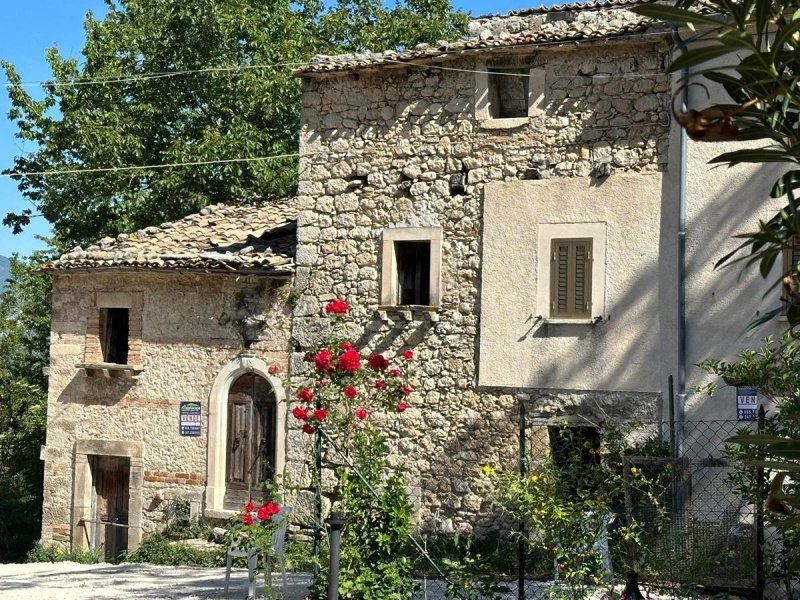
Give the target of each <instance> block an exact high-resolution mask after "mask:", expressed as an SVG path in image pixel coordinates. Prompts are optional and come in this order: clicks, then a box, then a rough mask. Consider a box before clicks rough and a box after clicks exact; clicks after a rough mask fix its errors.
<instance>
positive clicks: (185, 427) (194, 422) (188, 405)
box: [180, 402, 200, 437]
mask: <svg viewBox="0 0 800 600" xmlns="http://www.w3.org/2000/svg"><path fill="white" fill-rule="evenodd" d="M180 430H181V435H185V436H189V437H198V436H199V435H200V403H199V402H181V410H180Z"/></svg>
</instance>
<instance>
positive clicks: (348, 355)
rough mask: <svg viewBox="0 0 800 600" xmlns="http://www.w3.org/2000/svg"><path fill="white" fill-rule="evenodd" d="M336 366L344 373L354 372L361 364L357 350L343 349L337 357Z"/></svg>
mask: <svg viewBox="0 0 800 600" xmlns="http://www.w3.org/2000/svg"><path fill="white" fill-rule="evenodd" d="M336 366H337V367H339V369H340V370H342V371H344V372H345V373H355V372H356V371H357V370H358V367H360V366H361V359H360V358H359V356H358V350H354V349H352V348H351V349H350V350H345V351H344V352H343V353H342V355H341V356H340V357H339V362H338V363H337V365H336Z"/></svg>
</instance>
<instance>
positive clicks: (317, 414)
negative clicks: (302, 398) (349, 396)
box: [314, 408, 328, 421]
mask: <svg viewBox="0 0 800 600" xmlns="http://www.w3.org/2000/svg"><path fill="white" fill-rule="evenodd" d="M327 416H328V411H327V410H325V409H324V408H318V409H317V410H315V411H314V418H315V419H316V420H317V421H324V420H325V417H327Z"/></svg>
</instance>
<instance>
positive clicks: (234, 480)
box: [223, 374, 277, 510]
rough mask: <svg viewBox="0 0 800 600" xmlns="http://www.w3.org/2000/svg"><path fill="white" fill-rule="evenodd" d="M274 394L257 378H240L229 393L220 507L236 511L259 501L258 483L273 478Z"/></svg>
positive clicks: (244, 376) (268, 386)
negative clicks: (224, 471)
mask: <svg viewBox="0 0 800 600" xmlns="http://www.w3.org/2000/svg"><path fill="white" fill-rule="evenodd" d="M276 410H277V403H276V400H275V394H274V391H273V389H272V386H270V384H269V382H268V381H267V380H266V379H264V378H263V377H259V376H258V375H252V374H248V375H243V376H241V377H240V378H239V379H237V380H236V381H235V382H234V383H233V385H232V386H231V389H230V391H229V392H228V437H227V469H226V473H227V476H226V482H225V499H224V501H223V506H224V508H226V509H229V510H239V509H241V507H242V505H244V504H245V503H247V502H248V501H249V500H251V499H253V500H254V501H255V500H258V499H259V498H260V494H259V490H258V487H259V484H260V483H261V482H264V481H270V482H271V481H272V480H273V479H274V477H275V451H276V445H275V436H276V423H275V419H276Z"/></svg>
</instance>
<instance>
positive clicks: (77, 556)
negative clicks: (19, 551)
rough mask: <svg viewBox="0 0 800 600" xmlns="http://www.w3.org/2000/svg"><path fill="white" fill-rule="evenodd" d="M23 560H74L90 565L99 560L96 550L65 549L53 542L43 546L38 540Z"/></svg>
mask: <svg viewBox="0 0 800 600" xmlns="http://www.w3.org/2000/svg"><path fill="white" fill-rule="evenodd" d="M25 562H29V563H34V562H49V563H55V562H76V563H80V564H82V565H92V564H95V563H98V562H100V557H99V555H98V554H97V551H96V550H66V549H64V548H62V547H61V546H56V545H55V544H52V545H49V546H43V545H42V544H41V543H40V542H36V544H35V545H34V547H33V549H31V551H30V552H28V555H27V556H26V557H25Z"/></svg>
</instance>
